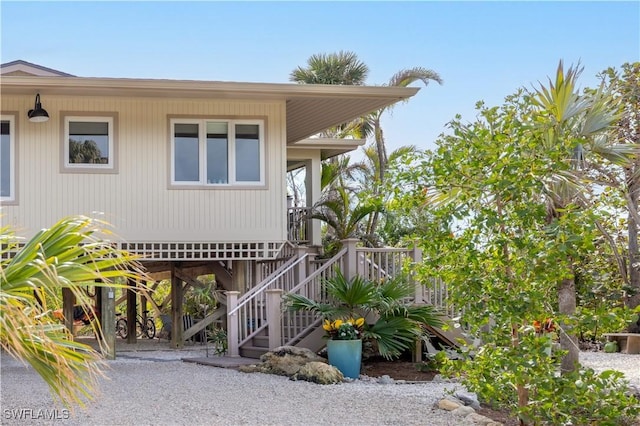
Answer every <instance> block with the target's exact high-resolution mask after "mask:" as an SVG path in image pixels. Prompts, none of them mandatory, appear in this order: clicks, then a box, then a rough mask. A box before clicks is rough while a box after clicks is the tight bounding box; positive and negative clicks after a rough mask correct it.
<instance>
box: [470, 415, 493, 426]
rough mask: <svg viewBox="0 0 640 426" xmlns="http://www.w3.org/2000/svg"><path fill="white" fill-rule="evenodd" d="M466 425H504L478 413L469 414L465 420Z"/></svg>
mask: <svg viewBox="0 0 640 426" xmlns="http://www.w3.org/2000/svg"><path fill="white" fill-rule="evenodd" d="M464 424H465V425H483V426H498V425H502V423H498V422H495V421H493V420H492V419H490V418H489V417H485V416H483V415H481V414H478V413H472V414H469V415H468V416H467V417H465V418H464Z"/></svg>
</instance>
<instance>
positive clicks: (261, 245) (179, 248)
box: [119, 241, 285, 260]
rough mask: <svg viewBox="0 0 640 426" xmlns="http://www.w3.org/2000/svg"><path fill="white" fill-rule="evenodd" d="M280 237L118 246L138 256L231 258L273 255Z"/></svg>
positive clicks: (152, 257) (276, 255)
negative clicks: (275, 238)
mask: <svg viewBox="0 0 640 426" xmlns="http://www.w3.org/2000/svg"><path fill="white" fill-rule="evenodd" d="M284 244H285V242H284V241H267V242H264V241H262V242H242V243H238V242H235V243H233V242H226V243H186V242H182V243H179V242H172V243H158V242H122V243H119V246H120V248H121V249H123V250H126V251H128V252H130V253H134V254H137V255H139V256H141V257H142V258H141V259H140V260H234V259H256V260H263V259H275V258H276V257H278V254H279V253H280V250H281V249H282V247H283V245H284Z"/></svg>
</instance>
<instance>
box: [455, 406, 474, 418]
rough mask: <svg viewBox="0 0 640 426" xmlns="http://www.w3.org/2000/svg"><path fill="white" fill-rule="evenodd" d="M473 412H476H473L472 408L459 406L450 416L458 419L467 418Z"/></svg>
mask: <svg viewBox="0 0 640 426" xmlns="http://www.w3.org/2000/svg"><path fill="white" fill-rule="evenodd" d="M475 412H476V410H474V409H473V408H472V407H469V406H467V405H461V406H460V407H458V408H456V409H455V410H453V411H452V412H451V414H453V415H455V416H458V417H467V416H468V415H469V414H473V413H475Z"/></svg>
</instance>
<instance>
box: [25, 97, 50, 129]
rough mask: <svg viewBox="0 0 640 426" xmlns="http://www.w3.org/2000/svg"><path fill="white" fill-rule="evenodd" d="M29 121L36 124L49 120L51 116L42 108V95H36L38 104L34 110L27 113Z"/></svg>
mask: <svg viewBox="0 0 640 426" xmlns="http://www.w3.org/2000/svg"><path fill="white" fill-rule="evenodd" d="M27 116H28V117H29V121H32V122H34V123H42V122H45V121H48V120H49V114H48V113H47V111H45V110H44V109H43V108H42V105H41V104H40V93H38V94H37V95H36V104H35V106H34V107H33V109H30V110H29V112H28V113H27Z"/></svg>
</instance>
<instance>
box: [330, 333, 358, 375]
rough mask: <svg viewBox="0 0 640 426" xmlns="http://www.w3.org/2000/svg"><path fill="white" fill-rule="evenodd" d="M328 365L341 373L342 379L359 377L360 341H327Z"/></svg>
mask: <svg viewBox="0 0 640 426" xmlns="http://www.w3.org/2000/svg"><path fill="white" fill-rule="evenodd" d="M327 356H328V357H329V364H330V365H333V366H334V367H336V368H337V369H338V370H340V371H341V372H342V375H343V376H344V377H349V378H351V379H357V378H358V377H360V363H361V361H362V340H327Z"/></svg>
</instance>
